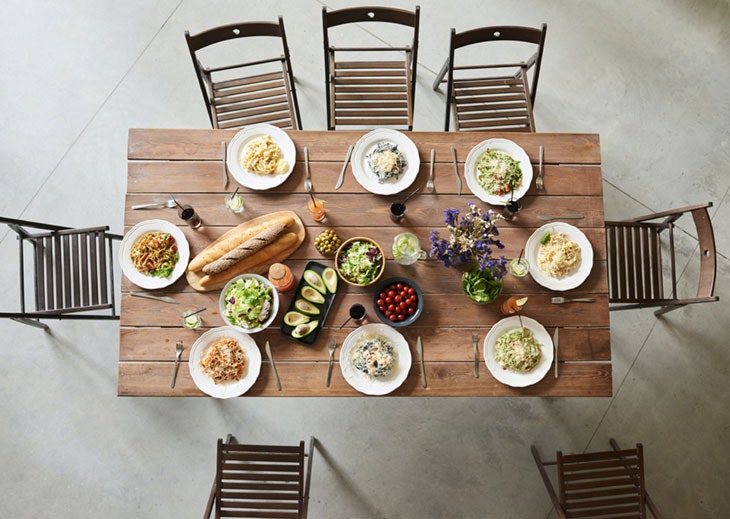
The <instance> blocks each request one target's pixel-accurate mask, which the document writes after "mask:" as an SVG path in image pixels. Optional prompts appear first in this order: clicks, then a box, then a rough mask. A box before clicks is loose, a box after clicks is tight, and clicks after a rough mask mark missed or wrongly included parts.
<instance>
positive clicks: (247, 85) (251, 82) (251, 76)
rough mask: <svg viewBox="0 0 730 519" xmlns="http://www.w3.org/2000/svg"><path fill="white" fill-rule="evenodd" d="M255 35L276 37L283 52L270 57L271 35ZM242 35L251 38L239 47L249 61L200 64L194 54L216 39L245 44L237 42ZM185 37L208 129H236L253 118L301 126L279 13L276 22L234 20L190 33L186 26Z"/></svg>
mask: <svg viewBox="0 0 730 519" xmlns="http://www.w3.org/2000/svg"><path fill="white" fill-rule="evenodd" d="M256 36H263V37H273V38H279V40H280V45H281V47H280V48H281V52H282V54H280V55H275V56H273V57H272V56H271V54H272V53H271V52H270V50H271V49H272V48H274V47H273V45H272V42H271V40H270V39H268V38H267V40H266V41H265V42H264V43H262V40H260V39H256V38H254V37H256ZM243 38H253V39H252V40H248V43H249V46H248V47H247V48H246V51H245V52H240V53H241V54H243V55H244V56H246V57H247V58H249V61H246V62H243V63H238V64H224V65H219V66H216V67H204V66H203V65H202V64H201V62H200V59H199V56H198V54H199V52H200V51H201V49H205V48H208V47H210V46H213V45H215V46H216V47H218V44H221V43H222V42H226V41H229V40H239V43H245V42H242V41H241V40H242V39H243ZM185 39H186V40H187V43H188V49H189V51H190V58H191V59H192V60H193V67H195V73H196V75H197V76H198V83H199V84H200V91H201V93H202V94H203V99H204V101H205V104H206V107H207V109H208V116H209V117H210V122H211V124H212V125H213V128H224V129H225V128H240V127H243V126H247V125H249V124H254V123H268V124H272V125H274V126H278V127H280V128H293V129H295V130H300V129H301V128H302V121H301V116H300V114H299V103H298V102H297V93H296V88H295V86H294V73H293V72H292V67H291V61H290V59H289V46H288V45H287V42H286V31H285V30H284V20H283V19H282V17H281V16H279V21H278V22H277V23H274V22H248V23H236V24H231V25H224V26H221V27H215V28H213V29H208V30H207V31H204V32H201V33H199V34H196V35H194V36H191V35H190V33H189V32H188V31H185ZM262 49H263V52H262V51H261V50H262ZM218 50H220V49H218ZM241 74H243V75H241Z"/></svg>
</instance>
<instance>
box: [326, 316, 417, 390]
mask: <svg viewBox="0 0 730 519" xmlns="http://www.w3.org/2000/svg"><path fill="white" fill-rule="evenodd" d="M366 333H369V334H377V335H382V336H383V337H385V338H386V339H388V340H389V341H390V343H391V344H392V345H393V352H394V356H395V367H394V368H393V369H392V371H391V372H390V375H388V376H387V377H369V376H368V375H366V374H365V373H363V372H362V371H360V370H358V369H356V368H355V366H353V364H352V360H351V359H352V352H353V351H354V349H355V345H356V344H357V342H358V340H360V338H361V337H362V336H363V335H364V334H366ZM340 369H341V370H342V376H343V377H345V380H347V383H348V384H350V385H351V386H352V387H354V388H355V389H357V390H358V391H360V392H361V393H364V394H366V395H386V394H388V393H390V392H391V391H394V390H395V389H397V388H398V387H400V385H401V384H402V383H403V381H404V380H405V379H406V377H407V376H408V371H409V370H410V369H411V350H410V349H409V348H408V343H407V342H406V340H405V338H404V337H403V336H402V335H401V334H400V333H399V332H398V331H397V330H395V329H393V328H391V327H390V326H388V325H385V324H380V323H371V324H365V325H363V326H361V327H360V328H357V329H356V330H355V331H353V332H352V333H350V335H348V336H347V338H346V339H345V342H344V343H343V344H342V349H341V350H340Z"/></svg>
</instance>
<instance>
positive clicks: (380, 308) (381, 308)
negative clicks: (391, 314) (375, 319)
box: [378, 305, 388, 312]
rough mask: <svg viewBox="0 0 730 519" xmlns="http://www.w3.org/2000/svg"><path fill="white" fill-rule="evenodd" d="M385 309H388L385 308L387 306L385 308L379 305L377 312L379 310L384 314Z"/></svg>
mask: <svg viewBox="0 0 730 519" xmlns="http://www.w3.org/2000/svg"><path fill="white" fill-rule="evenodd" d="M387 309H388V307H387V306H385V305H380V306H379V307H378V310H380V311H381V312H385V311H386V310H387Z"/></svg>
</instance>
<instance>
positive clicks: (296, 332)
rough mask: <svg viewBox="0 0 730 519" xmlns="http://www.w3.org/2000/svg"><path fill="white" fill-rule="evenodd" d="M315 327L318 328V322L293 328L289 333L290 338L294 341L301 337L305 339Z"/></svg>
mask: <svg viewBox="0 0 730 519" xmlns="http://www.w3.org/2000/svg"><path fill="white" fill-rule="evenodd" d="M317 326H319V321H310V322H308V323H304V324H300V325H298V326H295V327H294V329H293V330H292V331H291V336H292V337H294V338H295V339H301V338H302V337H306V336H307V335H309V334H310V333H312V332H313V331H314V330H315V329H316V328H317Z"/></svg>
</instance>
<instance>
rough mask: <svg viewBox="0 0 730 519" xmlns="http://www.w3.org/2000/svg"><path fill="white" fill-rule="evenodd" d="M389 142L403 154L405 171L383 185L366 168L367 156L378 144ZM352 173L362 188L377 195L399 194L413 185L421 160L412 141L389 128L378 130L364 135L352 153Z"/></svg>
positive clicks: (368, 168) (367, 167)
mask: <svg viewBox="0 0 730 519" xmlns="http://www.w3.org/2000/svg"><path fill="white" fill-rule="evenodd" d="M384 141H385V142H391V143H394V144H397V145H398V149H399V150H400V151H402V152H403V153H404V154H405V157H406V161H407V162H408V163H407V165H406V166H405V168H404V169H405V171H404V172H403V173H401V174H400V176H399V177H398V179H393V180H386V181H384V182H383V183H380V182H379V181H378V177H377V176H376V175H375V173H373V172H372V170H371V169H370V166H368V159H367V156H368V154H369V153H370V152H372V151H373V150H374V149H375V147H376V146H377V145H378V143H379V142H384ZM350 163H351V165H352V172H353V174H354V175H355V180H357V181H358V182H359V183H360V185H361V186H362V187H364V188H365V189H367V190H368V191H370V192H371V193H375V194H377V195H392V194H395V193H399V192H401V191H403V190H404V189H406V188H407V187H409V186H410V185H411V184H413V181H414V180H416V176H417V175H418V169H419V167H420V166H421V159H420V158H419V156H418V148H416V145H415V144H414V143H413V141H412V140H411V139H410V138H409V137H408V136H406V135H405V134H404V133H402V132H399V131H397V130H392V129H389V128H380V129H377V130H373V131H371V132H369V133H366V134H365V135H364V136H363V137H362V138H361V139H360V140H359V141H357V144H355V148H354V149H353V151H352V158H351V162H350Z"/></svg>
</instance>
